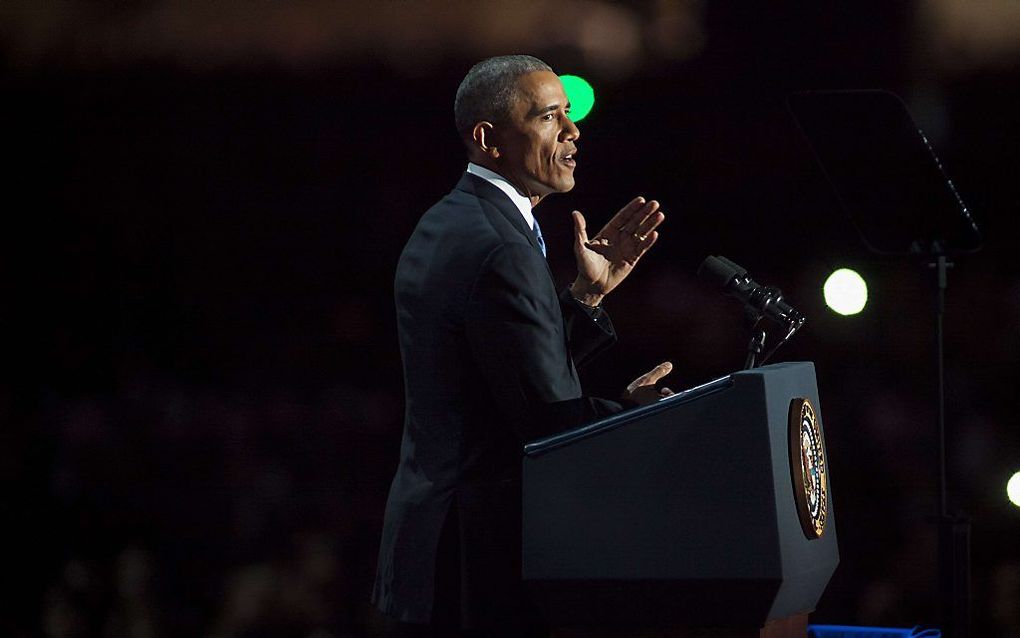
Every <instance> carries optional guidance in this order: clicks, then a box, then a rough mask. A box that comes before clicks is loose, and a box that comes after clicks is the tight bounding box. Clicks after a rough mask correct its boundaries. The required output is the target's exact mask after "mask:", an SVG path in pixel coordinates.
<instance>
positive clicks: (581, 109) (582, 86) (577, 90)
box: [560, 75, 595, 122]
mask: <svg viewBox="0 0 1020 638" xmlns="http://www.w3.org/2000/svg"><path fill="white" fill-rule="evenodd" d="M560 82H562V83H563V91H564V93H566V94H567V100H569V101H570V119H571V120H573V121H575V122H580V121H581V120H583V119H584V116H585V115H588V114H589V113H591V107H593V106H595V89H593V88H591V84H588V80H585V79H584V78H582V77H578V76H576V75H561V76H560Z"/></svg>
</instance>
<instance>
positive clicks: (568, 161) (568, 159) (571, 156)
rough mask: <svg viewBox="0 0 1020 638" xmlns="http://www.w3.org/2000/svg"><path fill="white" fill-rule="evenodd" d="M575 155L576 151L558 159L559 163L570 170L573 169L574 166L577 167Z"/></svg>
mask: <svg viewBox="0 0 1020 638" xmlns="http://www.w3.org/2000/svg"><path fill="white" fill-rule="evenodd" d="M575 155H577V152H576V151H575V152H573V153H567V154H566V155H564V156H563V157H562V158H561V159H560V161H561V162H563V163H564V164H566V165H567V166H569V167H570V168H574V167H575V166H577V160H575V159H574V156H575Z"/></svg>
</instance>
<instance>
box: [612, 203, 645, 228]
mask: <svg viewBox="0 0 1020 638" xmlns="http://www.w3.org/2000/svg"><path fill="white" fill-rule="evenodd" d="M644 204H645V198H644V197H640V196H638V197H635V198H634V199H632V200H630V202H629V203H628V204H627V205H626V206H624V207H623V208H621V209H620V212H618V213H616V214H615V215H613V218H612V219H610V220H609V223H608V224H606V226H605V228H604V229H603V230H604V231H606V230H610V229H614V230H619V229H622V228H623V227H624V226H625V225H626V224H627V222H629V221H630V220H631V217H633V216H634V214H635V213H637V212H638V211H640V210H641V207H642V206H644Z"/></svg>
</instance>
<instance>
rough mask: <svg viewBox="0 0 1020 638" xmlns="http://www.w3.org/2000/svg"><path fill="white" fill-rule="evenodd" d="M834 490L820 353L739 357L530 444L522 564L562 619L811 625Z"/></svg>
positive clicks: (779, 627)
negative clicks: (726, 367)
mask: <svg viewBox="0 0 1020 638" xmlns="http://www.w3.org/2000/svg"><path fill="white" fill-rule="evenodd" d="M805 404H806V405H807V407H806V408H805V407H804V406H805ZM812 439H814V440H812ZM791 460H792V461H793V462H792V463H791ZM812 490H814V491H813V492H812ZM831 498H832V497H831V492H830V490H829V486H828V471H827V459H826V458H825V453H824V438H823V436H822V430H821V411H820V405H819V401H818V390H817V386H816V383H815V374H814V365H813V364H811V363H781V364H774V365H769V366H765V367H762V368H758V369H755V370H747V371H743V372H737V373H734V374H731V375H729V376H727V377H723V378H721V379H717V380H715V381H712V382H710V383H707V384H705V385H702V386H699V387H696V388H692V389H691V390H687V391H685V392H682V393H679V394H676V395H673V396H672V397H669V398H667V399H663V400H661V401H659V402H657V403H655V404H652V405H648V406H643V407H640V408H636V409H633V410H628V411H625V412H622V413H620V414H616V415H613V416H612V417H610V418H607V419H604V420H601V421H598V422H595V423H591V424H587V425H585V426H582V427H579V428H576V429H573V430H569V431H567V432H563V433H560V434H557V435H554V436H551V437H548V438H545V439H541V440H538V441H533V442H531V443H529V444H528V445H526V446H525V457H524V461H523V545H522V552H523V554H522V560H523V564H522V571H523V578H524V580H525V581H526V582H527V583H529V586H530V587H531V589H532V591H533V594H534V596H535V599H536V602H537V603H538V604H539V605H540V607H542V609H543V611H544V613H545V614H546V617H547V618H548V619H549V621H550V622H551V623H552V624H553V626H560V627H572V626H573V627H577V626H582V627H583V626H587V627H602V628H605V627H618V628H673V629H675V632H676V633H673V634H669V635H679V636H689V635H701V634H699V633H698V632H699V631H702V630H706V628H711V631H710V635H713V636H716V635H734V636H735V635H740V636H745V635H753V636H759V635H761V636H766V635H767V636H770V637H771V636H783V637H784V638H785V637H786V636H801V637H803V636H805V635H806V629H805V626H806V619H807V613H808V612H810V611H812V610H813V609H814V608H815V605H816V604H817V602H818V599H819V598H820V596H821V594H822V592H823V591H824V589H825V587H826V585H827V584H828V582H829V579H830V578H831V577H832V574H833V572H834V571H835V568H836V565H837V564H838V562H839V551H838V548H837V542H836V530H835V519H834V516H833V509H832V502H831ZM724 630H729V631H730V633H729V634H726V633H721V632H723V631H724ZM656 635H662V634H656Z"/></svg>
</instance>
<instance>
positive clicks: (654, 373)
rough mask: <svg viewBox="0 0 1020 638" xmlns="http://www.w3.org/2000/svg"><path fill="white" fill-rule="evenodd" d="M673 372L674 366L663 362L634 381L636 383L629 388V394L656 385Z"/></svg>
mask: <svg viewBox="0 0 1020 638" xmlns="http://www.w3.org/2000/svg"><path fill="white" fill-rule="evenodd" d="M672 370H673V364H672V363H670V362H669V361H663V362H662V363H660V364H659V365H657V366H655V367H654V368H652V369H651V370H650V371H649V372H646V373H644V374H642V375H641V376H640V377H638V378H637V379H634V381H633V382H632V383H631V384H630V385H628V386H627V394H633V393H634V391H636V390H637V389H638V388H640V387H643V386H649V385H655V384H656V383H657V382H658V381H659V379H661V378H662V377H664V376H666V375H667V374H669V373H670V372H671V371H672Z"/></svg>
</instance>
